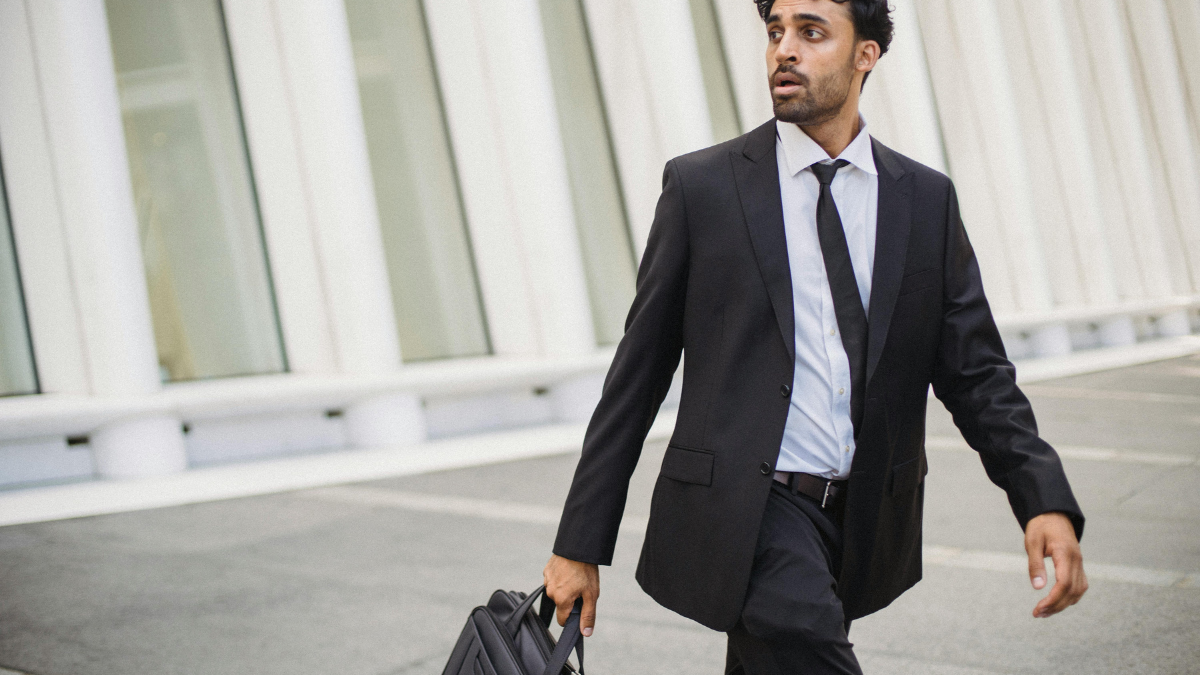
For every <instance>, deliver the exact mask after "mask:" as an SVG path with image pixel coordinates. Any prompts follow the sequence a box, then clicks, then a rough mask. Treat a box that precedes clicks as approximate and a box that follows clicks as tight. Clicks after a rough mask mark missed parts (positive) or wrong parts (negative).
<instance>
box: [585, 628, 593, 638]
mask: <svg viewBox="0 0 1200 675" xmlns="http://www.w3.org/2000/svg"><path fill="white" fill-rule="evenodd" d="M583 637H592V629H591V628H584V629H583Z"/></svg>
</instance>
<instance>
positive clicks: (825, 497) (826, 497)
mask: <svg viewBox="0 0 1200 675" xmlns="http://www.w3.org/2000/svg"><path fill="white" fill-rule="evenodd" d="M832 487H833V481H831V480H827V481H825V494H823V495H821V508H825V503H826V502H828V501H829V489H830V488H832Z"/></svg>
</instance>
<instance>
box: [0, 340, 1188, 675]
mask: <svg viewBox="0 0 1200 675" xmlns="http://www.w3.org/2000/svg"><path fill="white" fill-rule="evenodd" d="M1028 392H1029V393H1030V395H1031V398H1032V399H1033V400H1034V405H1035V410H1036V411H1037V413H1038V419H1039V422H1040V424H1041V427H1042V433H1043V436H1045V437H1046V438H1047V439H1048V440H1050V441H1051V443H1053V444H1055V445H1058V446H1061V447H1062V448H1063V455H1064V464H1065V465H1066V467H1067V471H1068V475H1069V476H1070V478H1071V481H1072V484H1073V486H1074V488H1075V491H1076V494H1077V496H1078V497H1079V499H1080V502H1081V504H1082V506H1083V508H1084V511H1085V513H1086V514H1087V516H1088V525H1087V532H1086V535H1085V537H1084V542H1083V549H1084V555H1085V560H1086V565H1088V567H1089V570H1091V569H1093V568H1094V569H1095V571H1094V572H1092V573H1091V576H1092V587H1091V590H1090V591H1089V593H1088V594H1087V596H1086V597H1085V598H1084V601H1083V602H1082V603H1081V604H1080V605H1078V606H1076V607H1074V608H1072V609H1070V610H1068V611H1067V612H1066V613H1064V614H1063V615H1060V616H1057V617H1054V618H1052V619H1049V620H1035V619H1033V618H1031V617H1030V613H1031V611H1032V609H1033V606H1034V604H1035V603H1036V601H1037V598H1038V597H1039V596H1040V594H1039V593H1037V592H1034V591H1033V590H1032V589H1031V588H1030V586H1029V583H1028V580H1027V577H1026V575H1025V572H1024V563H1023V549H1022V537H1021V533H1020V530H1019V528H1018V527H1017V525H1016V523H1015V521H1014V519H1013V518H1012V515H1011V513H1010V512H1009V510H1008V505H1007V502H1006V500H1005V498H1004V495H1003V493H1002V492H1000V491H999V490H998V489H996V488H995V487H994V486H992V485H991V484H990V483H989V482H988V481H987V478H986V476H985V475H984V472H983V470H982V467H981V466H980V464H979V462H978V459H977V458H976V457H974V456H973V454H972V453H971V452H970V451H969V450H964V449H962V448H961V445H960V444H958V441H957V439H958V438H959V437H958V435H957V432H956V431H955V430H954V428H953V425H952V423H951V422H950V421H949V418H948V415H946V414H945V412H944V411H943V410H942V409H941V406H940V405H939V404H937V403H936V401H934V402H932V405H931V414H930V418H929V428H928V434H929V436H930V443H929V444H928V446H929V459H930V474H929V476H928V484H927V492H926V500H927V501H926V516H925V544H926V547H927V550H926V561H927V563H926V569H925V580H924V581H923V582H922V583H920V584H919V585H918V586H917V587H916V588H915V589H913V590H912V591H910V592H909V593H907V594H906V595H905V596H903V597H902V598H900V599H899V600H898V601H896V602H895V603H894V604H893V605H892V606H891V607H889V608H887V609H885V610H883V611H881V612H879V613H877V614H875V615H872V616H870V617H867V618H864V619H862V620H860V621H857V622H855V624H854V626H853V629H852V631H851V639H852V640H853V641H854V642H855V643H856V645H857V647H856V649H857V651H858V653H859V657H860V659H861V661H862V663H863V666H864V669H865V671H866V672H867V673H880V674H882V673H914V674H916V673H922V674H924V673H934V674H938V675H967V674H972V675H974V674H983V673H1027V672H1072V673H1074V672H1079V673H1197V672H1200V579H1198V578H1197V577H1196V576H1195V575H1196V573H1200V489H1198V488H1200V442H1198V441H1200V357H1189V358H1183V359H1175V360H1171V361H1163V362H1159V363H1153V364H1148V365H1144V366H1138V367H1133V368H1126V369H1122V370H1116V371H1108V372H1104V373H1096V374H1093V375H1085V376H1079V377H1073V378H1065V379H1060V380H1055V381H1051V382H1044V383H1039V384H1036V385H1031V386H1030V387H1028ZM662 451H663V445H662V444H661V443H660V444H655V445H653V446H648V447H647V448H646V451H645V454H644V457H643V461H642V462H641V464H640V465H639V468H638V471H637V473H636V475H635V477H634V480H633V484H632V486H631V490H630V499H629V506H628V509H627V516H626V526H625V527H624V528H623V531H622V535H621V541H620V544H619V546H618V549H617V558H616V560H615V561H614V565H613V567H612V568H606V569H604V570H603V571H602V587H603V595H602V598H601V601H600V608H599V622H598V625H597V630H596V635H595V637H593V638H591V639H590V640H589V641H588V666H589V670H590V672H592V673H599V674H601V675H603V674H604V673H622V674H625V673H631V674H632V673H639V674H640V673H647V674H653V673H664V674H665V673H672V674H675V673H680V672H687V673H702V672H709V673H719V672H720V671H721V664H722V663H723V658H724V639H723V636H722V635H720V634H716V633H713V632H712V631H709V630H707V629H705V628H702V627H700V626H698V625H696V624H693V623H691V622H690V621H688V620H686V619H683V618H681V617H679V616H677V615H674V614H673V613H671V612H669V611H667V610H664V609H662V608H660V607H658V606H657V605H656V604H655V603H654V602H653V601H652V600H650V599H649V598H647V597H646V596H645V595H644V594H643V593H642V592H641V591H640V589H638V587H637V585H636V583H635V582H634V580H633V569H634V566H635V564H636V560H637V553H638V547H639V545H640V542H641V523H643V522H644V518H645V516H646V515H647V510H648V506H649V495H650V489H651V487H652V485H653V480H654V477H655V475H656V473H657V468H658V462H659V458H660V457H661V453H662ZM577 457H578V456H577V455H576V454H565V455H561V456H555V457H548V458H541V459H533V460H526V461H520V462H510V463H506V464H497V465H492V466H484V467H475V468H467V469H459V470H454V471H445V472H440V473H434V474H427V475H421V476H409V477H404V478H394V479H387V480H379V481H371V482H368V483H358V484H354V485H349V486H339V487H334V488H317V489H312V490H303V491H297V492H290V493H284V494H276V495H270V496H264V497H253V498H246V499H237V500H229V501H221V502H212V503H206V504H197V505H191V506H181V507H173V508H163V509H157V510H151V511H142V512H136V513H125V514H118V515H110V516H100V517H92V518H79V519H74V520H65V521H56V522H47V523H36V524H29V525H17V526H11V527H6V528H0V667H3V668H8V669H11V670H13V671H16V672H19V673H32V674H36V675H73V674H84V673H86V674H107V673H112V674H133V673H239V674H240V673H264V674H267V673H297V672H314V673H338V674H341V673H355V674H358V673H361V674H364V675H385V674H391V675H437V674H438V673H440V672H441V668H442V666H443V665H444V662H445V659H446V656H447V655H448V653H449V650H450V647H451V645H452V644H453V642H454V639H455V638H456V637H457V634H458V632H459V630H460V628H461V626H462V623H463V621H464V620H465V618H466V615H467V613H468V612H469V611H470V609H471V608H472V607H474V606H475V605H477V604H480V603H481V602H483V601H484V600H485V599H486V598H487V596H488V594H490V592H491V591H492V590H494V589H496V588H500V587H503V588H517V589H527V590H532V588H534V587H536V586H537V585H538V583H540V573H541V567H542V565H543V564H544V562H545V559H546V557H547V555H548V552H549V548H550V545H551V542H552V541H553V537H554V530H555V528H554V522H555V520H556V515H557V510H558V509H559V508H560V507H561V504H562V499H563V497H564V496H565V493H566V490H567V487H568V484H569V481H570V476H571V472H572V470H573V468H574V464H575V461H576V460H577ZM1189 575H1190V576H1189ZM0 673H3V670H0ZM5 675H7V674H5Z"/></svg>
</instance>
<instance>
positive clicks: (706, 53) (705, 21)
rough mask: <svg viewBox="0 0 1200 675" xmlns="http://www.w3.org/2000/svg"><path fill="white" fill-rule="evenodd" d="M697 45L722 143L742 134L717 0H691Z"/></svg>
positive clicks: (715, 130)
mask: <svg viewBox="0 0 1200 675" xmlns="http://www.w3.org/2000/svg"><path fill="white" fill-rule="evenodd" d="M689 2H690V3H691V7H692V27H693V29H694V30H695V32H696V49H697V51H699V53H700V71H701V75H702V76H703V77H704V93H705V94H706V95H707V97H708V115H709V117H710V118H712V127H713V141H714V142H717V143H720V142H722V141H727V140H729V139H731V138H734V137H737V136H740V135H741V134H742V123H741V121H740V120H739V119H738V110H737V102H736V101H735V100H734V98H733V80H732V79H730V77H729V64H728V63H727V62H726V61H725V43H724V41H723V40H722V39H721V24H720V22H719V21H718V20H717V12H716V8H715V7H713V0H689Z"/></svg>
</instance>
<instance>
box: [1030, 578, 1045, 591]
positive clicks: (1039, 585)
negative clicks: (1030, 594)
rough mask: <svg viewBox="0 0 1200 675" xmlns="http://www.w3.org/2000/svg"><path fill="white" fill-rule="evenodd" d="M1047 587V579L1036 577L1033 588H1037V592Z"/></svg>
mask: <svg viewBox="0 0 1200 675" xmlns="http://www.w3.org/2000/svg"><path fill="white" fill-rule="evenodd" d="M1045 585H1046V580H1045V578H1043V577H1034V578H1033V587H1034V588H1036V589H1037V590H1039V591H1040V590H1042V587H1043V586H1045Z"/></svg>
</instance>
